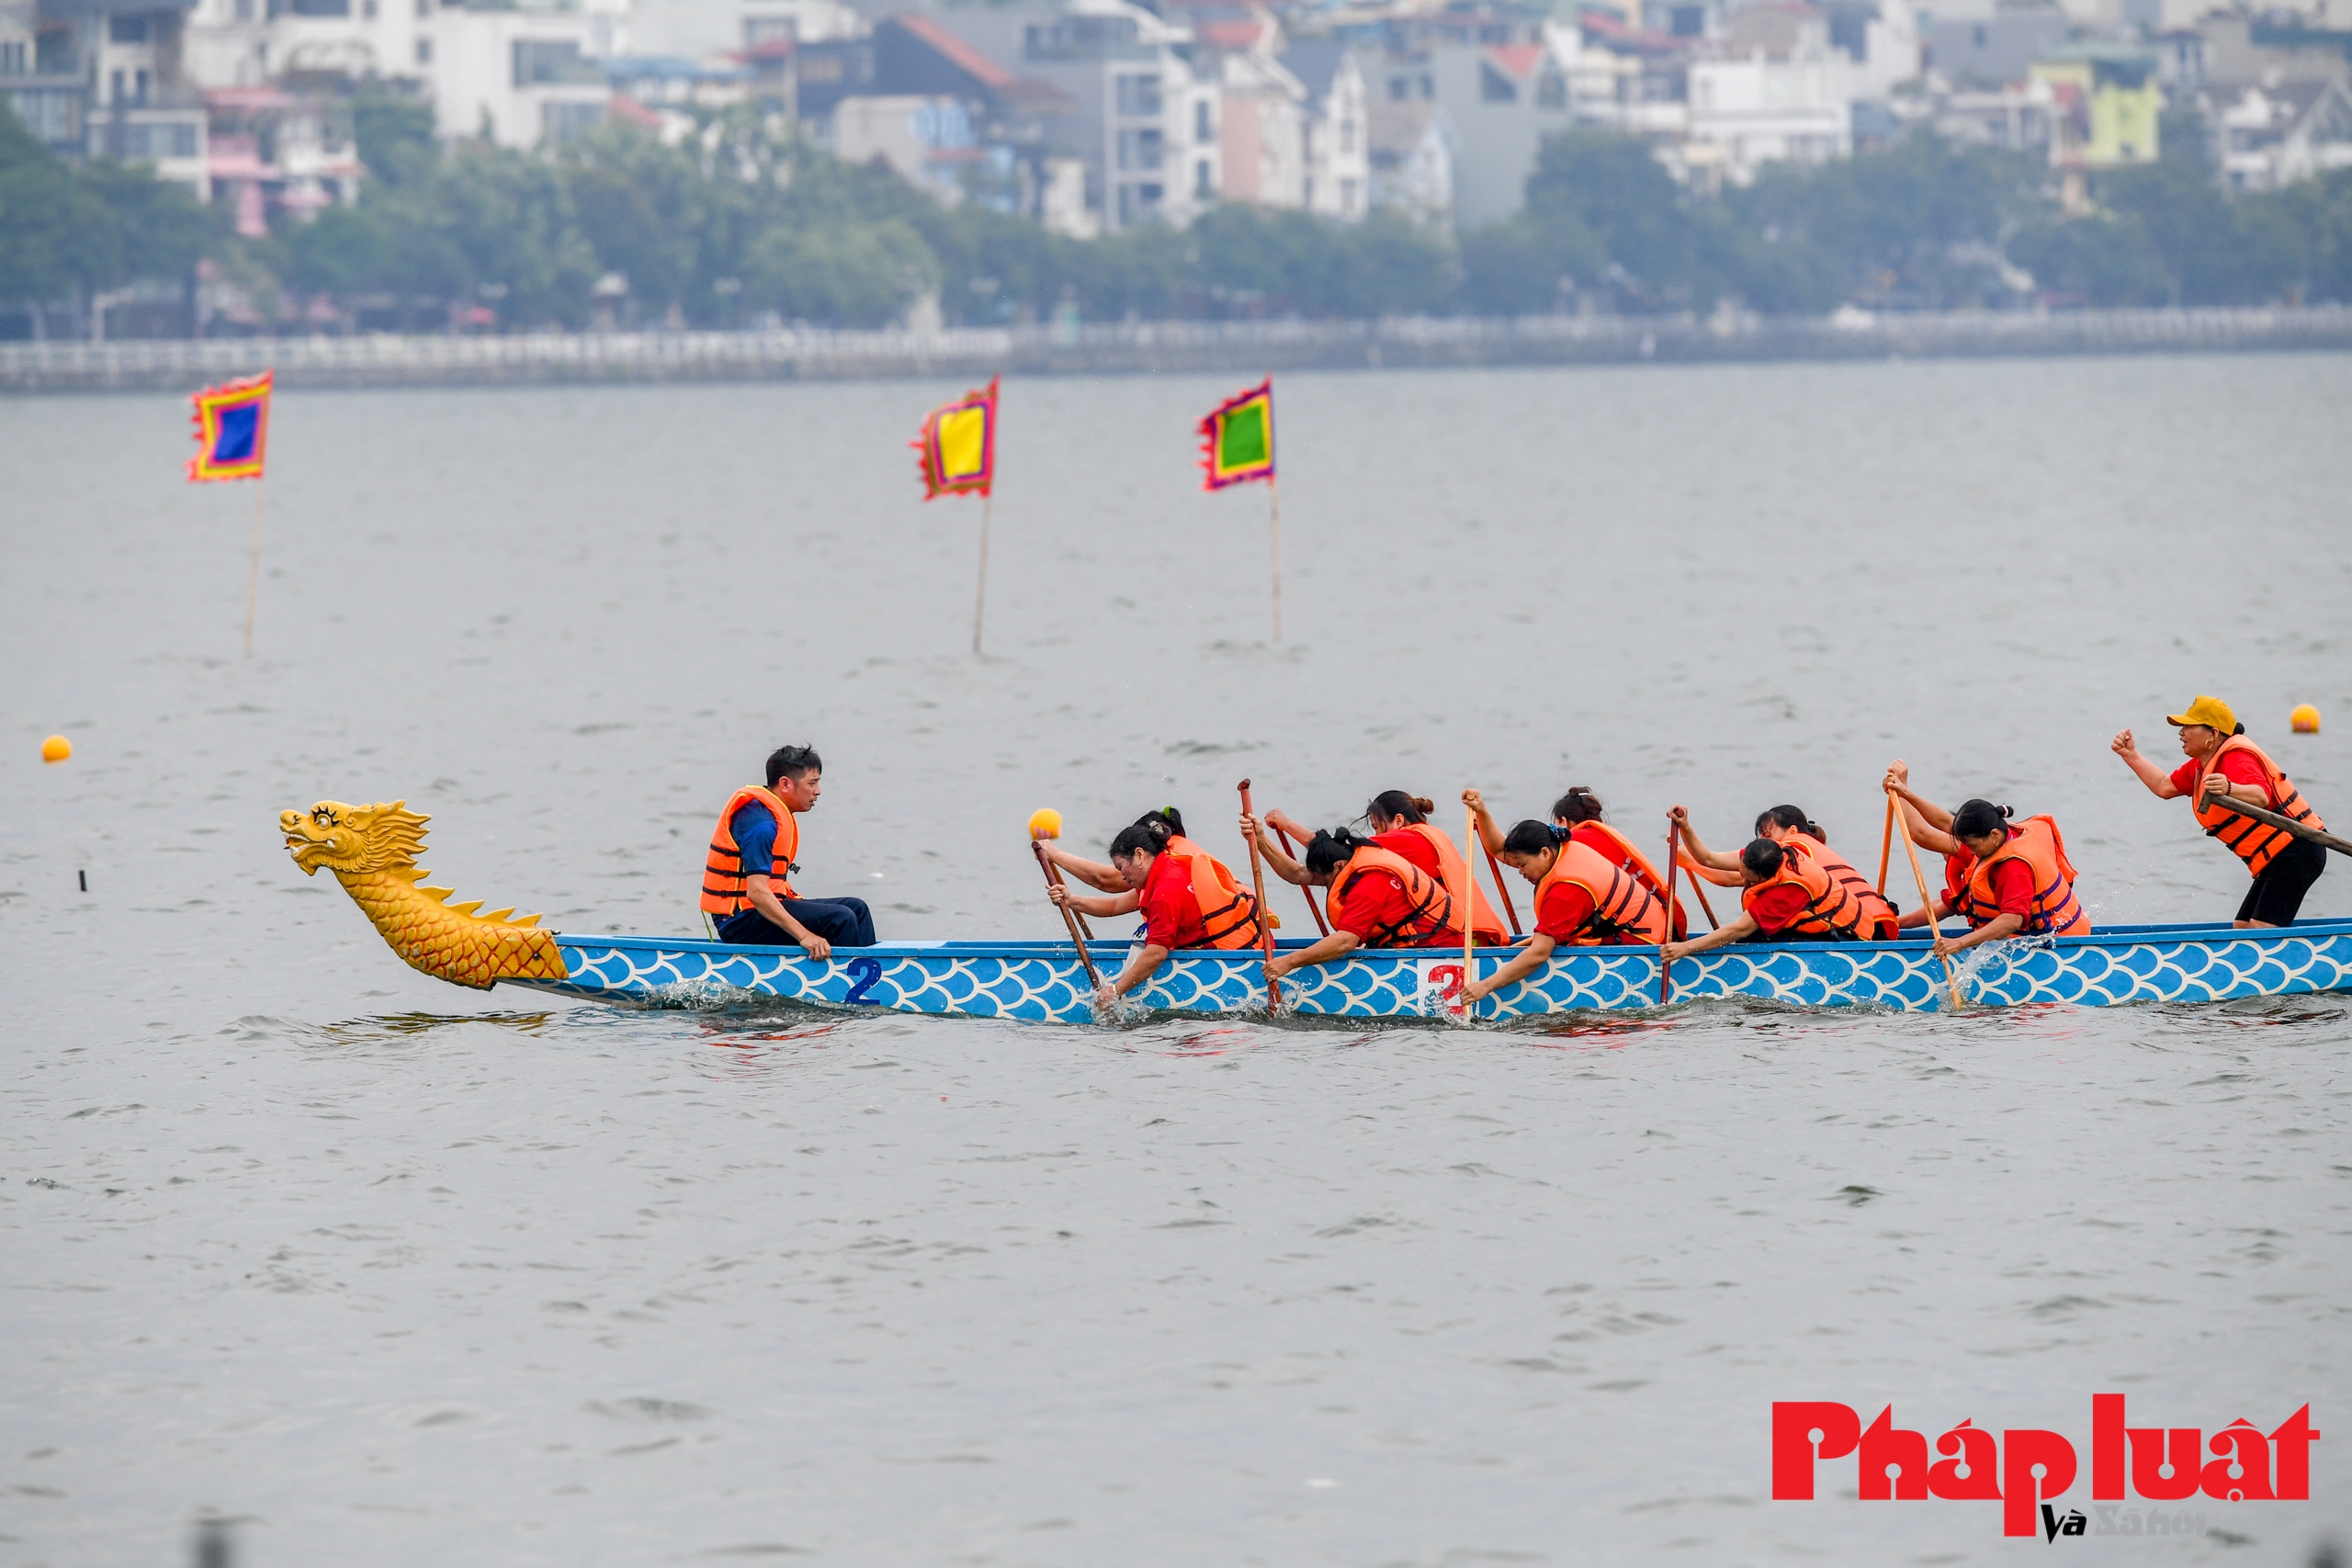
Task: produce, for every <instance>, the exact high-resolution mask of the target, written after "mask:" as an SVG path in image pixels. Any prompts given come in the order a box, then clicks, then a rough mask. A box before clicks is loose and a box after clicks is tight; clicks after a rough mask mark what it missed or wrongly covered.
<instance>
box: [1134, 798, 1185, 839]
mask: <svg viewBox="0 0 2352 1568" xmlns="http://www.w3.org/2000/svg"><path fill="white" fill-rule="evenodd" d="M1154 822H1164V823H1166V824H1167V825H1168V830H1169V831H1170V833H1173V834H1174V835H1175V836H1176V837H1178V838H1180V839H1181V838H1182V837H1183V836H1184V818H1182V816H1181V815H1180V814H1179V813H1178V812H1177V810H1176V808H1175V807H1172V806H1163V807H1160V808H1159V810H1157V811H1147V812H1145V813H1144V814H1143V815H1142V816H1140V817H1138V818H1136V827H1138V828H1143V827H1148V826H1149V825H1150V824H1152V823H1154Z"/></svg>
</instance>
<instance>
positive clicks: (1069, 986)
mask: <svg viewBox="0 0 2352 1568" xmlns="http://www.w3.org/2000/svg"><path fill="white" fill-rule="evenodd" d="M426 820H427V818H424V816H422V815H420V814H418V813H416V812H413V811H410V810H409V809H407V805H406V803H405V802H402V801H394V802H392V803H390V805H375V806H360V807H354V806H345V805H343V804H341V803H340V802H337V801H321V802H319V803H318V804H317V805H315V806H313V807H311V808H310V809H309V810H307V811H288V812H286V813H284V814H283V815H282V816H281V817H280V818H279V819H278V823H279V827H280V828H281V829H283V831H284V833H285V837H286V846H287V849H288V852H291V854H292V855H293V857H294V863H295V864H297V865H298V866H300V868H301V869H302V871H303V872H304V874H316V873H317V872H318V871H320V870H321V869H322V868H323V869H325V870H328V871H332V872H333V873H334V875H335V878H336V880H337V881H339V882H340V883H341V884H342V885H343V886H344V889H345V891H346V892H348V893H349V894H350V895H351V897H352V900H353V902H355V903H356V904H357V905H358V906H359V908H360V909H361V911H362V912H364V913H365V914H366V915H367V916H368V919H369V920H370V921H372V922H373V923H374V925H375V927H376V929H377V930H378V931H379V932H381V933H382V934H383V937H384V940H385V941H386V942H388V943H390V946H391V948H392V951H393V952H395V953H399V954H400V956H401V958H402V959H404V960H406V961H407V963H408V964H410V965H412V966H413V967H414V968H416V969H418V970H420V971H422V972H423V973H424V974H427V975H430V976H434V977H435V978H436V979H442V980H447V981H449V982H451V983H453V984H456V985H459V986H466V987H472V988H474V989H477V990H487V989H489V988H490V987H492V986H495V985H499V984H502V983H503V984H506V985H513V986H522V987H527V988H530V989H533V990H538V991H548V992H553V993H555V994H557V995H560V996H567V997H577V998H583V999H587V1000H591V1001H601V1002H611V1003H617V1004H621V1005H624V1006H633V1007H650V1008H662V1007H669V1008H711V1007H723V1006H729V1005H738V1004H742V1003H745V1002H753V1001H758V1000H761V999H763V998H778V999H781V1000H785V1001H788V1002H797V1003H805V1004H809V1005H812V1006H817V1007H823V1008H832V1009H847V1010H859V1009H876V1010H885V1011H892V1012H909V1013H935V1014H949V1015H959V1016H963V1017H970V1018H1005V1019H1019V1020H1023V1021H1030V1022H1060V1023H1080V1022H1088V1021H1092V1020H1093V1019H1094V1018H1095V1016H1096V1015H1095V1011H1094V1006H1093V986H1092V984H1091V981H1090V979H1089V977H1088V975H1087V971H1086V967H1085V964H1084V962H1083V960H1082V959H1081V957H1080V953H1079V951H1078V949H1077V947H1076V945H1075V944H1074V943H1072V942H1069V941H1067V940H1063V941H1050V942H885V943H882V944H880V945H878V946H875V947H863V948H854V949H837V950H836V951H835V953H834V954H833V956H831V958H825V959H812V958H810V957H809V956H808V955H807V954H806V953H803V952H802V951H801V950H800V949H798V948H794V947H780V948H779V947H738V946H732V945H729V944H728V943H725V942H707V941H702V940H699V939H695V938H691V937H668V936H592V935H583V934H575V933H567V932H562V931H542V930H540V929H539V927H538V923H537V922H538V919H539V917H537V916H536V915H527V916H523V917H521V918H516V917H515V916H514V914H513V911H512V910H510V909H496V910H492V912H491V913H489V914H487V915H484V914H479V913H477V912H476V911H477V910H478V909H479V908H481V906H480V904H479V902H477V903H470V904H452V903H450V902H449V898H450V897H451V893H450V889H448V888H446V887H429V886H424V879H425V877H427V876H428V875H430V873H428V872H426V871H424V870H422V869H420V868H419V867H418V866H417V863H416V856H417V854H418V852H420V851H421V850H422V849H423V847H424V824H425V822H426ZM1088 945H1089V949H1090V951H1091V952H1092V953H1098V954H1100V957H1099V958H1098V959H1097V963H1098V964H1100V965H1101V966H1102V967H1103V969H1104V970H1105V972H1108V971H1109V970H1110V969H1111V968H1112V967H1114V966H1115V965H1116V964H1119V963H1121V962H1123V961H1124V960H1125V956H1126V953H1127V951H1128V947H1129V943H1128V942H1127V941H1126V940H1124V939H1119V938H1109V939H1105V940H1102V941H1098V942H1091V943H1089V944H1088ZM1282 945H1283V946H1284V947H1286V948H1290V947H1299V946H1304V945H1306V944H1305V943H1304V942H1283V944H1282ZM1963 957H1964V961H1963V962H1962V964H1960V966H1959V970H1958V978H1957V982H1956V983H1955V980H1954V978H1953V976H1951V975H1950V974H1948V973H1947V971H1946V968H1945V965H1944V964H1942V962H1941V961H1940V960H1939V959H1938V958H1937V957H1936V956H1935V954H1934V953H1933V952H1932V950H1931V949H1930V947H1929V945H1928V942H1927V940H1926V939H1925V938H1924V937H1922V938H1920V939H1917V940H1913V941H1908V942H1788V943H1774V944H1770V945H1766V944H1745V945H1735V946H1733V947H1728V948H1718V949H1716V950H1714V951H1713V952H1711V953H1702V954H1700V955H1698V956H1696V957H1691V958H1683V959H1679V960H1677V961H1676V962H1675V964H1674V965H1673V970H1672V974H1671V976H1669V979H1670V982H1671V993H1672V996H1673V999H1674V1000H1675V1001H1676V1002H1678V1003H1679V1002H1688V1001H1697V1000H1702V999H1707V998H1756V999H1759V1000H1767V1001H1774V1002H1782V1003H1791V1004H1794V1005H1798V1006H1803V1007H1814V1008H1876V1009H1881V1010H1892V1011H1901V1012H1935V1011H1941V1010H1951V1009H1952V1008H1953V1007H1954V1006H1955V1005H1956V999H1957V1001H1964V1002H1965V1003H1966V1004H1968V1005H1971V1006H1975V1007H2017V1006H2022V1005H2025V1004H2028V1003H2051V1002H2059V1003H2068V1004H2072V1005H2075V1006H2081V1007H2109V1006H2116V1005H2120V1004H2122V1003H2126V1002H2215V1001H2226V1000H2230V999H2232V998H2243V997H2263V996H2288V995H2295V994H2303V993H2312V992H2318V991H2332V990H2341V989H2347V988H2352V919H2326V920H2312V921H2304V922H2300V923H2298V924H2296V925H2293V926H2290V927H2284V928H2281V929H2278V930H2274V931H2238V930H2233V928H2231V927H2228V926H2213V925H2138V926H2109V927H2107V928H2105V929H2103V930H2101V931H2098V932H2097V933H2096V934H2094V935H2090V936H2080V937H2056V938H2051V937H2037V938H2027V939H2021V940H2017V941H2011V942H1992V943H1986V944H1985V945H1984V946H1982V947H1978V948H1975V949H1972V950H1971V951H1970V952H1969V953H1966V954H1965V955H1963ZM1509 958H1510V952H1509V950H1507V949H1494V950H1481V951H1479V952H1477V953H1475V954H1474V955H1473V957H1472V959H1471V964H1472V965H1474V966H1475V972H1476V975H1478V976H1487V975H1491V974H1493V973H1494V972H1495V970H1496V969H1498V968H1499V967H1500V966H1501V965H1502V964H1504V963H1505V962H1507V961H1508V959H1509ZM1464 978H1465V974H1464V963H1463V956H1462V954H1461V953H1459V952H1456V951H1453V950H1449V949H1433V948H1408V949H1389V950H1383V951H1374V952H1359V953H1353V954H1351V955H1350V956H1349V957H1347V958H1345V959H1342V960H1340V961H1339V962H1337V963H1332V964H1317V965H1315V966H1312V967H1310V968H1307V969H1303V970H1300V971H1297V972H1295V973H1294V974H1292V975H1289V976H1284V977H1283V981H1282V983H1281V984H1282V1001H1281V1008H1280V1011H1281V1013H1282V1014H1283V1015H1284V1016H1293V1015H1295V1016H1297V1017H1301V1018H1318V1017H1319V1018H1347V1019H1414V1018H1428V1019H1441V1020H1444V1021H1462V1020H1463V1019H1464V1012H1463V1010H1462V1009H1461V1007H1460V1003H1459V995H1460V992H1461V988H1462V986H1463V983H1464ZM1955 992H1957V993H1958V998H1956V997H1955ZM1658 993H1659V975H1658V953H1657V949H1656V948H1650V947H1599V948H1563V949H1560V950H1559V951H1558V952H1557V953H1555V955H1554V956H1553V958H1552V960H1551V961H1550V963H1549V964H1546V965H1545V966H1544V968H1543V969H1541V970H1539V971H1537V972H1536V973H1535V974H1533V975H1531V976H1528V977H1527V978H1525V979H1523V980H1521V981H1520V982H1518V983H1517V984H1515V985H1513V986H1510V987H1505V988H1503V989H1502V990H1499V991H1498V992H1496V993H1495V994H1494V995H1492V996H1489V997H1487V998H1482V999H1481V1000H1480V1001H1479V1002H1478V1004H1477V1005H1476V1009H1475V1010H1474V1011H1475V1016H1476V1020H1477V1021H1490V1020H1508V1019H1518V1018H1530V1017H1538V1016H1542V1015H1545V1014H1554V1013H1580V1012H1613V1011H1626V1010H1643V1009H1649V1008H1655V1007H1656V1006H1657V1005H1658ZM1131 1000H1132V1001H1133V1002H1134V1003H1135V1004H1136V1005H1138V1006H1140V1007H1141V1008H1143V1009H1147V1010H1152V1011H1160V1012H1173V1013H1192V1014H1206V1015H1250V1014H1255V1015H1257V1016H1261V1017H1262V1016H1265V1014H1266V1011H1267V994H1266V980H1265V970H1264V967H1263V964H1262V963H1261V958H1260V955H1259V954H1258V953H1255V952H1241V953H1231V952H1215V951H1191V952H1182V953H1175V954H1172V955H1171V956H1170V959H1169V961H1168V962H1167V963H1166V964H1162V965H1161V966H1160V969H1159V972H1158V973H1157V974H1155V975H1154V976H1152V977H1151V979H1150V980H1149V981H1148V982H1147V983H1146V984H1145V985H1144V986H1142V987H1138V988H1137V989H1136V991H1134V992H1133V993H1131Z"/></svg>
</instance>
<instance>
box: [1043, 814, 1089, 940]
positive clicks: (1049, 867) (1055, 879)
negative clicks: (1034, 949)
mask: <svg viewBox="0 0 2352 1568" xmlns="http://www.w3.org/2000/svg"><path fill="white" fill-rule="evenodd" d="M1029 842H1030V843H1031V844H1033V845H1036V848H1037V859H1038V860H1039V862H1040V863H1043V864H1044V866H1045V868H1046V881H1047V882H1048V883H1050V884H1051V885H1053V886H1056V887H1064V886H1069V885H1068V884H1067V883H1065V882H1063V881H1062V868H1061V867H1060V866H1057V865H1056V864H1055V863H1053V862H1052V861H1049V860H1046V851H1045V846H1044V845H1042V844H1039V843H1038V841H1037V840H1035V839H1032V840H1029ZM1070 915H1071V917H1072V918H1073V919H1076V920H1077V921H1078V929H1079V930H1080V931H1084V932H1085V933H1086V934H1087V937H1088V938H1089V939H1090V940H1091V939H1092V937H1093V935H1094V928H1093V927H1092V926H1091V925H1089V924H1088V923H1087V919H1086V917H1085V916H1084V915H1081V914H1080V913H1079V912H1078V911H1077V910H1076V909H1072V910H1071V911H1070Z"/></svg>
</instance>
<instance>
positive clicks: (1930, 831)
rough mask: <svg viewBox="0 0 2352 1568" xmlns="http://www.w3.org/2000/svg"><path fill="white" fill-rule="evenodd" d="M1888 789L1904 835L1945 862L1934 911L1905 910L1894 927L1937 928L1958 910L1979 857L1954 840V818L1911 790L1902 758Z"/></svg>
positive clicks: (1890, 770)
mask: <svg viewBox="0 0 2352 1568" xmlns="http://www.w3.org/2000/svg"><path fill="white" fill-rule="evenodd" d="M1886 789H1887V793H1888V794H1890V795H1894V798H1895V800H1896V801H1897V802H1899V803H1900V808H1901V810H1902V812H1903V828H1904V831H1905V832H1906V833H1908V834H1910V835H1911V841H1912V842H1913V843H1915V844H1917V845H1918V846H1919V847H1920V848H1921V849H1923V850H1930V851H1933V852H1935V853H1937V854H1939V855H1941V856H1942V857H1943V862H1944V885H1943V888H1942V890H1941V891H1940V892H1939V893H1938V894H1937V895H1936V905H1935V908H1933V909H1932V910H1928V909H1906V910H1905V911H1904V914H1903V918H1902V919H1900V920H1898V921H1896V922H1895V923H1896V925H1897V926H1898V927H1900V928H1901V929H1903V930H1905V931H1908V930H1910V929H1911V928H1912V927H1913V926H1931V925H1934V924H1936V923H1937V922H1938V921H1939V920H1942V919H1946V918H1947V917H1949V916H1951V915H1952V914H1954V913H1956V912H1957V911H1958V910H1959V908H1960V900H1961V896H1962V894H1964V893H1965V892H1967V890H1968V878H1969V875H1970V874H1971V873H1973V872H1974V871H1975V869H1976V857H1975V856H1974V855H1973V854H1970V853H1969V852H1968V850H1967V847H1966V846H1965V845H1963V844H1962V842H1961V841H1960V840H1958V839H1955V838H1953V837H1952V836H1951V822H1952V814H1951V812H1949V811H1946V810H1945V809H1944V808H1943V807H1940V806H1938V805H1937V804H1936V803H1935V802H1934V801H1932V800H1929V799H1928V798H1927V797H1926V796H1925V795H1920V794H1918V793H1917V791H1915V790H1914V789H1912V787H1911V768H1910V764H1908V763H1906V762H1905V761H1903V759H1902V758H1900V757H1897V758H1896V759H1895V760H1894V764H1893V765H1892V766H1890V767H1889V768H1888V769H1887V770H1886Z"/></svg>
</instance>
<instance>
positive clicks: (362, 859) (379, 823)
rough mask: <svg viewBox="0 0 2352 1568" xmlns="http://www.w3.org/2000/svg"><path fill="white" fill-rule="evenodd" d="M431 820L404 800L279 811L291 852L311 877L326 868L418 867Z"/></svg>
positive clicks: (325, 803) (327, 804)
mask: <svg viewBox="0 0 2352 1568" xmlns="http://www.w3.org/2000/svg"><path fill="white" fill-rule="evenodd" d="M430 820H431V818H427V817H424V816H422V815H420V814H419V813H417V812H414V811H411V810H409V809H408V803H407V802H406V801H404V800H395V801H393V802H392V803H391V804H390V806H386V805H383V804H382V803H381V802H379V803H378V804H376V805H374V806H345V804H344V803H343V802H341V801H339V800H322V801H320V802H319V803H318V804H317V805H316V806H313V807H311V809H310V810H308V811H281V812H279V813H278V815H277V825H278V827H279V828H280V829H282V830H283V831H284V832H285V834H286V848H287V851H288V852H289V853H290V854H292V855H293V857H294V863H295V864H296V865H299V866H300V867H301V868H302V874H303V875H305V876H315V875H317V874H318V871H319V868H320V867H321V866H324V867H325V868H326V869H327V870H329V871H336V872H344V873H346V874H358V873H364V872H370V871H398V870H401V869H402V868H404V867H407V866H413V865H414V864H415V863H416V857H417V855H418V853H419V852H421V851H422V850H423V849H424V825H425V823H426V822H428V821H430Z"/></svg>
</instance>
